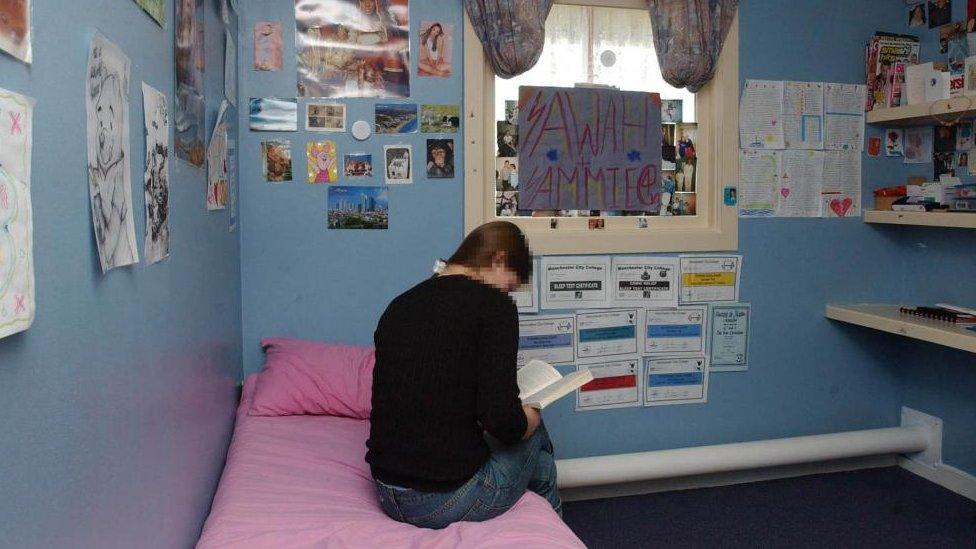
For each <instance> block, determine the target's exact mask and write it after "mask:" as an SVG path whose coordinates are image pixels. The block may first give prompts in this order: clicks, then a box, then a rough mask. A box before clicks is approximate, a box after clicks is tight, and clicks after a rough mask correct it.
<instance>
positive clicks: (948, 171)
mask: <svg viewBox="0 0 976 549" xmlns="http://www.w3.org/2000/svg"><path fill="white" fill-rule="evenodd" d="M932 164H933V168H934V175H933V181H938V180H939V177H940V176H942V175H948V176H955V175H956V153H951V152H946V153H940V152H937V153H933V154H932Z"/></svg>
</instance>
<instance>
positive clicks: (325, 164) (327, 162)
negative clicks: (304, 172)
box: [305, 141, 339, 183]
mask: <svg viewBox="0 0 976 549" xmlns="http://www.w3.org/2000/svg"><path fill="white" fill-rule="evenodd" d="M305 155H306V157H308V182H309V183H337V182H338V181H339V159H338V158H337V157H336V144H335V141H312V142H309V143H306V144H305Z"/></svg>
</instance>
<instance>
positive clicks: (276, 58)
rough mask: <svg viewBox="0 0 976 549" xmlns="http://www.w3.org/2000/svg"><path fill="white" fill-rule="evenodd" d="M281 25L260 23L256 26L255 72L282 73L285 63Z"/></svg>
mask: <svg viewBox="0 0 976 549" xmlns="http://www.w3.org/2000/svg"><path fill="white" fill-rule="evenodd" d="M283 58H284V56H283V54H282V41H281V23H275V22H273V21H258V22H257V23H255V24H254V70H256V71H280V70H281V65H282V61H283Z"/></svg>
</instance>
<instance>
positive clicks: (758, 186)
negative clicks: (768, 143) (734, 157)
mask: <svg viewBox="0 0 976 549" xmlns="http://www.w3.org/2000/svg"><path fill="white" fill-rule="evenodd" d="M782 157H783V155H782V151H768V150H757V149H742V150H740V151H739V191H738V203H739V217H772V216H773V215H774V214H775V213H776V206H777V204H778V203H779V199H778V198H777V193H779V180H780V171H781V169H780V168H781V163H782Z"/></svg>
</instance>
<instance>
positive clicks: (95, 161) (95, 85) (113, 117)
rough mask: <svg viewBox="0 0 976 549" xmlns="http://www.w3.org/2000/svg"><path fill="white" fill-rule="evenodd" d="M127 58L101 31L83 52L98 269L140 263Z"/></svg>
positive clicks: (90, 183)
mask: <svg viewBox="0 0 976 549" xmlns="http://www.w3.org/2000/svg"><path fill="white" fill-rule="evenodd" d="M129 67H130V65H129V58H128V57H126V56H125V54H124V53H122V50H120V49H119V48H118V46H116V45H115V44H113V43H111V42H109V41H108V39H106V38H105V37H104V36H102V35H101V34H100V33H95V36H94V38H92V43H91V50H89V55H88V72H87V74H88V82H87V85H86V86H85V91H86V92H87V93H86V94H85V107H86V113H87V126H88V186H89V193H90V198H91V212H92V224H93V228H94V231H95V242H96V243H97V245H98V258H99V262H100V263H101V266H102V272H103V273H106V272H108V271H109V270H111V269H113V268H115V267H121V266H123V265H131V264H133V263H136V262H137V261H139V252H138V249H137V248H136V228H135V224H134V223H133V221H132V217H133V216H132V181H131V179H130V176H129V174H130V173H131V171H130V169H129V158H130V156H129Z"/></svg>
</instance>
